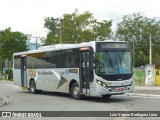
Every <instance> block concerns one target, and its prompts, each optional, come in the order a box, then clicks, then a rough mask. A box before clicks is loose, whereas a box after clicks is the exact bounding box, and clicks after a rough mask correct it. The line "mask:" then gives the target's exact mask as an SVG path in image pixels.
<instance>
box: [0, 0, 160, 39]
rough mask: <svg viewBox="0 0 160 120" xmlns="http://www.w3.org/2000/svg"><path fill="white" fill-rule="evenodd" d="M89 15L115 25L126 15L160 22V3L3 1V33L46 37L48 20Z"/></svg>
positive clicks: (146, 0) (141, 0) (158, 0)
mask: <svg viewBox="0 0 160 120" xmlns="http://www.w3.org/2000/svg"><path fill="white" fill-rule="evenodd" d="M76 8H77V9H78V10H79V12H80V13H83V12H85V11H90V12H91V13H93V15H94V17H95V18H96V19H97V20H99V21H101V20H113V23H114V24H115V25H116V23H117V22H120V21H121V18H122V17H123V15H127V14H132V13H137V12H140V13H141V14H142V15H144V16H146V17H150V18H153V17H156V18H160V0H0V30H4V29H6V28H7V27H10V28H11V30H12V31H19V32H23V33H24V34H31V35H32V36H36V37H45V36H46V35H47V29H46V28H44V18H45V17H54V18H59V17H62V16H63V14H65V13H73V12H74V10H75V9H76Z"/></svg>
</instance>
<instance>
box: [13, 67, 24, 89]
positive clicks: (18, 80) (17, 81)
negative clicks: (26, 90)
mask: <svg viewBox="0 0 160 120" xmlns="http://www.w3.org/2000/svg"><path fill="white" fill-rule="evenodd" d="M13 82H14V85H16V86H19V87H21V85H22V84H21V70H20V69H14V70H13Z"/></svg>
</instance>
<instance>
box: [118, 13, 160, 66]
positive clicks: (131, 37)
mask: <svg viewBox="0 0 160 120" xmlns="http://www.w3.org/2000/svg"><path fill="white" fill-rule="evenodd" d="M158 31H160V24H159V22H158V21H157V20H156V19H155V18H153V19H151V18H147V17H144V16H141V15H140V14H139V13H137V14H135V13H134V14H132V15H125V16H124V17H123V21H122V22H121V23H118V28H117V31H116V36H117V38H119V40H125V41H128V42H129V43H130V44H131V45H132V50H133V52H134V57H136V59H134V60H135V66H140V65H145V64H148V63H149V62H148V61H149V46H150V44H149V40H150V37H151V39H152V43H153V44H155V43H156V45H157V46H154V49H153V62H155V57H156V56H157V55H158V54H159V53H158V51H159V50H160V49H159V48H160V46H159V45H158V44H159V43H160V41H159V40H158V39H157V37H158V34H157V32H158Z"/></svg>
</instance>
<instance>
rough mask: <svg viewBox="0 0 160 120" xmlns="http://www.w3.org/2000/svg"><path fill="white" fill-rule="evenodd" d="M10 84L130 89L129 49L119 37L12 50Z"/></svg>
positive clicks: (34, 88)
mask: <svg viewBox="0 0 160 120" xmlns="http://www.w3.org/2000/svg"><path fill="white" fill-rule="evenodd" d="M13 63H14V64H13V79H14V84H15V85H17V86H20V87H23V88H27V89H29V90H30V91H31V93H37V92H41V91H52V92H64V93H70V94H71V96H72V97H73V98H75V99H80V98H81V96H82V95H89V96H103V97H110V96H111V95H116V94H123V93H126V92H131V91H132V90H133V89H134V83H133V74H132V57H131V49H130V47H129V45H128V44H127V43H126V42H124V41H123V42H122V41H103V42H97V41H91V42H88V43H81V44H58V45H51V46H45V47H41V48H39V49H38V50H32V51H27V52H20V53H14V54H13Z"/></svg>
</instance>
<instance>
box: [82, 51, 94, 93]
mask: <svg viewBox="0 0 160 120" xmlns="http://www.w3.org/2000/svg"><path fill="white" fill-rule="evenodd" d="M89 53H90V52H89V50H82V51H81V60H80V61H81V67H80V71H81V72H80V74H81V75H80V79H81V80H80V91H81V93H84V94H89V89H90V88H89V84H90V82H91V81H92V80H91V76H90V62H89V61H90V60H89V59H90V55H89Z"/></svg>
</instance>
